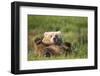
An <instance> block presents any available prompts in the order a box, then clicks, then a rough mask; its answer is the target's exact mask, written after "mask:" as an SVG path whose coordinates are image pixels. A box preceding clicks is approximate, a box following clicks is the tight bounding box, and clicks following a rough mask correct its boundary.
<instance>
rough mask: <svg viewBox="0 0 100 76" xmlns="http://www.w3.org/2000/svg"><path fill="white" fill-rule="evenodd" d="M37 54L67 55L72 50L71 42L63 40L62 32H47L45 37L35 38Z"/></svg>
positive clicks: (47, 55) (49, 55) (48, 55)
mask: <svg viewBox="0 0 100 76" xmlns="http://www.w3.org/2000/svg"><path fill="white" fill-rule="evenodd" d="M34 48H35V51H34V53H35V55H37V56H45V57H51V56H59V55H62V54H65V55H67V53H68V52H71V43H68V42H65V43H63V42H62V38H61V32H60V31H57V32H45V33H44V37H43V38H36V39H35V40H34Z"/></svg>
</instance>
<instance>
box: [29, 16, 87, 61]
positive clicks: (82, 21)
mask: <svg viewBox="0 0 100 76" xmlns="http://www.w3.org/2000/svg"><path fill="white" fill-rule="evenodd" d="M46 31H61V33H62V39H63V42H66V41H67V42H70V43H71V44H72V51H73V53H72V54H71V55H68V56H64V55H62V56H58V57H51V58H49V59H48V58H45V57H37V56H35V55H34V53H33V52H34V48H33V45H32V40H34V39H35V38H37V37H41V36H43V33H44V32H46ZM87 31H88V18H87V17H79V16H37V15H28V36H29V37H28V60H29V61H30V60H52V59H56V60H57V59H80V58H87V57H88V50H87V48H88V47H87V42H88V40H87V39H88V38H87V34H88V32H87Z"/></svg>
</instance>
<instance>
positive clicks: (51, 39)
mask: <svg viewBox="0 0 100 76" xmlns="http://www.w3.org/2000/svg"><path fill="white" fill-rule="evenodd" d="M42 42H43V43H44V44H48V45H50V44H60V43H61V42H62V39H61V32H60V31H57V32H45V33H44V37H43V40H42Z"/></svg>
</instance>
